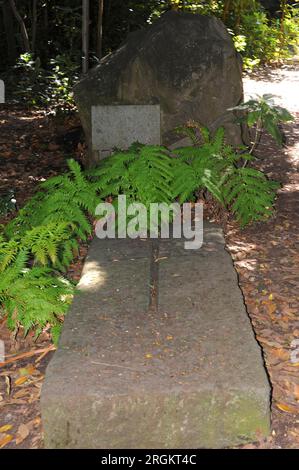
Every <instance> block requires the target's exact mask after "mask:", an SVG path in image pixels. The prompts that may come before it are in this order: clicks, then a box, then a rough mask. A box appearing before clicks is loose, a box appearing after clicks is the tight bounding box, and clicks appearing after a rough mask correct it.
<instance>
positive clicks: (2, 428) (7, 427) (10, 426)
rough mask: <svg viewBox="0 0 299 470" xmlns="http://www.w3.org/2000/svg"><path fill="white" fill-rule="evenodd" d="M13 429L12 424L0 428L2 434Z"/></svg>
mask: <svg viewBox="0 0 299 470" xmlns="http://www.w3.org/2000/svg"><path fill="white" fill-rule="evenodd" d="M11 428H12V424H4V426H1V427H0V432H1V433H4V432H7V431H9V430H10V429H11Z"/></svg>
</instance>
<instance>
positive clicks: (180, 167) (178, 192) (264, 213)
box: [173, 129, 279, 226]
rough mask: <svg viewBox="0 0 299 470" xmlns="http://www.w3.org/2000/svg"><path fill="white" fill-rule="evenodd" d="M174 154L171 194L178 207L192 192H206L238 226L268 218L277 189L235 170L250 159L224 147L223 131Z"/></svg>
mask: <svg viewBox="0 0 299 470" xmlns="http://www.w3.org/2000/svg"><path fill="white" fill-rule="evenodd" d="M188 134H189V135H190V129H189V130H188ZM205 135H207V130H205ZM175 154H176V156H177V164H176V165H175V166H174V179H173V194H174V196H175V197H178V199H179V202H180V203H183V202H185V201H188V200H190V198H192V196H193V194H194V193H195V191H198V190H207V191H209V192H210V194H212V196H213V197H214V198H215V199H216V200H217V201H218V202H219V203H220V204H221V205H223V206H224V207H227V208H228V209H230V210H231V211H232V212H233V214H234V215H235V216H236V219H237V220H238V222H240V224H241V225H242V226H245V225H247V224H248V223H250V222H254V221H259V220H264V219H266V218H268V217H269V216H270V215H271V214H272V212H273V203H274V200H275V189H277V187H278V186H279V185H278V184H277V183H275V182H273V181H269V180H268V179H267V178H266V176H265V175H264V174H263V173H262V172H260V171H258V170H256V169H253V168H244V167H243V168H239V167H238V165H237V163H238V162H240V161H242V160H243V161H244V162H248V161H250V160H251V159H252V157H251V155H249V154H244V153H242V154H237V153H236V152H235V151H234V150H233V148H232V147H231V146H229V145H226V144H225V141H224V131H223V129H218V131H217V132H216V134H215V136H214V137H213V138H210V140H209V141H208V142H207V141H206V142H205V143H204V144H203V145H201V146H192V147H183V148H181V149H177V150H175Z"/></svg>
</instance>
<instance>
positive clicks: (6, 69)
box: [0, 0, 299, 107]
mask: <svg viewBox="0 0 299 470" xmlns="http://www.w3.org/2000/svg"><path fill="white" fill-rule="evenodd" d="M84 4H85V5H87V4H89V15H88V17H87V16H86V12H85V13H84V8H82V7H83V6H84ZM298 7H299V1H298V0H262V1H257V0H146V1H145V0H144V1H138V0H94V1H90V2H88V1H87V0H85V1H84V0H22V1H20V0H0V42H1V44H2V47H1V50H0V74H1V78H4V79H5V81H6V84H7V87H8V92H12V91H13V95H14V99H15V100H17V101H20V100H21V101H22V99H24V89H26V103H27V104H28V103H29V104H32V105H46V106H51V105H52V104H58V105H59V106H60V107H61V106H63V105H66V106H68V105H69V104H70V102H71V96H70V90H71V88H72V85H73V83H74V81H76V80H77V78H78V76H79V74H80V72H81V62H82V54H83V53H82V25H83V36H84V34H86V32H85V33H84V25H85V27H87V28H88V29H89V35H88V36H89V44H88V57H85V59H87V60H88V62H89V66H92V65H95V64H96V63H97V62H98V61H99V59H100V58H101V57H102V56H103V55H106V54H107V53H109V52H111V51H113V50H114V49H116V48H117V47H118V46H119V45H120V44H121V42H122V41H123V40H124V39H125V38H126V36H127V34H128V33H129V32H131V31H134V30H136V29H139V28H142V27H144V26H146V25H147V24H148V23H151V22H153V21H155V19H156V18H158V17H159V16H160V15H161V14H162V13H163V12H164V11H167V10H169V9H175V10H184V11H190V12H193V13H200V14H209V15H211V14H212V15H215V16H217V17H219V18H221V19H222V21H223V22H224V23H225V25H226V26H227V28H228V30H229V32H230V33H231V35H232V37H233V40H234V42H235V46H236V49H237V50H238V51H239V52H240V53H241V54H242V56H243V63H244V67H245V68H247V69H252V68H253V67H255V66H256V65H259V64H265V63H271V62H277V61H279V60H280V59H284V58H287V57H290V56H292V55H294V54H296V53H297V47H298V37H299V8H298Z"/></svg>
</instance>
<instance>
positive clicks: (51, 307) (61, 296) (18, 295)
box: [0, 250, 73, 339]
mask: <svg viewBox="0 0 299 470" xmlns="http://www.w3.org/2000/svg"><path fill="white" fill-rule="evenodd" d="M27 261H28V254H27V253H26V251H23V250H22V251H20V252H19V253H18V255H17V256H16V258H15V260H14V261H13V262H12V263H10V264H9V265H8V266H7V267H6V268H4V269H2V270H1V277H0V303H1V305H2V309H3V312H4V314H6V315H7V325H8V327H9V328H10V329H16V328H18V327H19V326H20V325H21V326H23V327H24V330H25V334H26V333H27V332H28V331H29V330H30V329H31V328H35V329H36V335H38V334H39V333H40V332H41V331H42V329H43V328H44V327H46V326H47V325H48V324H50V325H51V328H54V335H55V338H57V335H58V331H59V328H60V326H61V319H62V317H63V315H64V314H65V313H66V312H67V310H68V307H69V304H70V301H71V298H72V294H73V287H72V285H71V284H70V282H69V281H66V280H65V279H63V278H60V277H54V276H53V275H52V271H51V270H50V269H48V268H37V267H34V268H31V269H29V268H27ZM55 338H54V339H55Z"/></svg>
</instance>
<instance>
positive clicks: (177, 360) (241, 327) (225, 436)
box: [41, 223, 270, 449]
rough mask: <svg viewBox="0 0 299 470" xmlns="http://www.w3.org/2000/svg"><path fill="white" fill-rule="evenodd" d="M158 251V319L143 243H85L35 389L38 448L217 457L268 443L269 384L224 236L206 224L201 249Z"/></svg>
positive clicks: (178, 243) (162, 245)
mask: <svg viewBox="0 0 299 470" xmlns="http://www.w3.org/2000/svg"><path fill="white" fill-rule="evenodd" d="M154 243H155V242H154ZM158 245H159V250H160V252H159V253H158V254H157V255H158V258H156V262H155V263H154V266H155V270H154V271H155V272H156V274H158V276H157V277H158V280H159V282H158V285H157V286H156V287H157V289H156V293H157V294H158V310H157V311H155V309H153V308H152V309H148V307H149V300H150V285H151V284H152V280H151V278H150V271H151V268H152V266H153V265H152V263H151V262H150V258H151V253H152V242H151V241H150V240H145V241H142V240H103V241H101V240H98V239H95V240H94V241H93V243H92V246H91V249H90V252H89V255H88V258H87V260H86V263H85V267H84V271H83V276H82V279H81V281H80V284H79V288H80V290H81V293H80V295H78V296H77V298H75V300H74V302H73V305H72V308H71V311H70V313H69V315H68V316H67V317H66V321H65V325H64V328H63V333H62V337H61V340H60V345H59V348H58V351H57V352H56V353H55V355H54V358H53V359H52V361H51V362H50V364H49V366H48V369H47V372H46V380H45V383H44V385H43V390H42V396H41V409H42V419H43V427H44V433H45V445H46V447H48V448H104V449H105V448H108V449H117V448H119V449H125V448H129V449H134V448H145V449H146V448H178V449H180V448H200V447H205V448H214V447H220V448H221V447H227V446H234V445H237V444H239V443H243V442H246V441H250V440H255V439H256V435H257V434H256V433H257V432H258V433H260V434H262V435H267V434H268V433H269V424H270V404H269V400H270V389H269V384H268V380H267V376H266V372H265V369H264V367H263V362H262V357H261V351H260V348H259V346H258V344H257V342H256V341H255V338H254V335H253V331H252V328H251V324H250V321H249V318H248V316H247V314H246V311H245V307H244V304H243V300H242V295H241V292H240V289H239V287H238V283H237V276H236V273H235V271H234V268H233V265H232V262H231V258H230V256H229V255H228V253H227V252H226V251H225V249H224V242H223V238H222V234H221V230H220V229H219V228H217V227H216V226H214V225H212V224H208V223H207V224H205V226H204V245H203V247H202V248H201V249H199V250H185V249H184V245H183V241H182V240H171V241H166V240H164V241H160V242H159V244H158ZM157 259H158V261H157ZM157 271H158V273H157Z"/></svg>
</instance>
